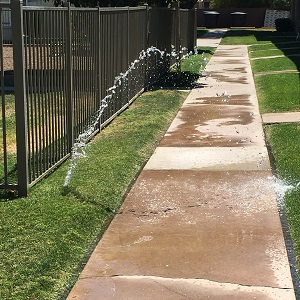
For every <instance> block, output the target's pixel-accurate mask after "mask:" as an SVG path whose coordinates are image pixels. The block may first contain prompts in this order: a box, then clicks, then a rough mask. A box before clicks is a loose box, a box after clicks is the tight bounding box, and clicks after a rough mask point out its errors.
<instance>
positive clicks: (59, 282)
mask: <svg viewBox="0 0 300 300" xmlns="http://www.w3.org/2000/svg"><path fill="white" fill-rule="evenodd" d="M186 95H187V93H183V92H179V91H164V90H160V91H154V92H148V93H145V94H144V95H143V96H141V97H140V98H139V99H137V100H136V102H135V103H134V104H133V105H132V106H131V107H130V108H129V109H128V110H126V111H125V112H124V113H123V114H122V115H120V116H119V117H118V118H117V119H116V120H115V121H113V122H112V124H110V125H109V126H108V127H107V128H106V129H104V130H103V131H102V132H101V134H100V135H98V136H97V137H96V138H95V139H94V141H93V142H91V143H90V144H89V145H88V147H87V157H86V158H83V159H81V160H80V161H79V164H78V168H77V169H76V170H75V172H74V174H73V177H72V179H71V182H70V185H69V187H68V188H67V189H63V187H62V186H63V183H64V178H65V175H66V172H67V168H68V163H66V164H64V165H63V166H62V167H60V168H59V169H58V170H57V171H56V172H54V173H53V174H52V175H51V176H49V177H48V178H46V179H45V180H43V181H42V182H41V183H39V184H37V185H36V186H34V187H33V188H32V189H31V190H30V194H29V197H28V198H24V199H15V200H12V201H5V199H2V202H0V231H1V239H0V255H1V260H0V269H1V272H0V299H14V300H21V299H22V300H23V299H31V300H33V299H39V300H40V299H64V298H65V296H66V295H67V293H68V290H69V288H70V287H71V286H72V284H73V283H74V282H75V280H76V278H77V276H78V274H79V272H80V271H81V269H82V267H83V264H84V262H85V260H86V257H87V256H88V255H89V253H90V252H91V250H92V249H93V246H94V245H95V243H96V242H97V240H98V238H99V236H101V233H102V232H103V230H104V229H105V227H106V224H107V222H108V221H109V220H110V218H111V217H113V215H114V213H115V212H116V211H117V209H118V207H119V206H120V203H121V202H122V199H123V196H124V194H125V193H126V191H127V189H128V187H129V186H130V183H131V182H132V180H133V179H134V178H135V177H136V176H137V174H138V172H139V170H140V169H141V167H142V166H143V164H144V163H145V162H146V161H147V159H148V158H149V157H150V155H151V153H152V152H153V151H154V149H155V146H156V145H157V142H158V141H159V140H160V139H161V137H162V135H163V134H164V131H165V130H166V129H167V127H168V125H169V124H170V122H171V120H172V119H173V118H174V116H175V114H176V112H177V111H178V109H179V107H180V106H181V104H182V102H183V100H184V99H185V97H186Z"/></svg>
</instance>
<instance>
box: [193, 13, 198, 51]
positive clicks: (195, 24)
mask: <svg viewBox="0 0 300 300" xmlns="http://www.w3.org/2000/svg"><path fill="white" fill-rule="evenodd" d="M193 44H194V45H193V48H195V47H197V8H195V9H194V39H193Z"/></svg>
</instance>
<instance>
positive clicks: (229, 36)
mask: <svg viewBox="0 0 300 300" xmlns="http://www.w3.org/2000/svg"><path fill="white" fill-rule="evenodd" d="M295 40H296V34H293V33H290V34H287V33H285V34H283V33H280V32H276V31H274V30H264V29H262V30H257V29H255V30H253V29H246V30H239V29H236V30H235V29H233V30H228V31H227V32H226V34H225V36H224V37H223V39H222V41H221V45H253V44H265V43H273V44H276V43H287V42H295Z"/></svg>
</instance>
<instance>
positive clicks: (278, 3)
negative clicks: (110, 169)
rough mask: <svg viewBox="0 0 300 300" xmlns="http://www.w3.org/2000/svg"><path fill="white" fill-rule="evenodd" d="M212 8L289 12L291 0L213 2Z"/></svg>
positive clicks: (223, 0) (229, 0)
mask: <svg viewBox="0 0 300 300" xmlns="http://www.w3.org/2000/svg"><path fill="white" fill-rule="evenodd" d="M210 7H211V8H230V7H233V8H258V7H266V8H272V9H282V10H289V9H290V7H291V0H212V1H211V2H210Z"/></svg>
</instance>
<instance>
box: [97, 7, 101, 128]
mask: <svg viewBox="0 0 300 300" xmlns="http://www.w3.org/2000/svg"><path fill="white" fill-rule="evenodd" d="M96 32H97V36H96V42H97V44H96V62H97V66H96V72H97V82H96V84H97V86H96V91H97V94H96V103H97V106H98V107H99V108H100V105H101V33H102V31H101V13H100V6H98V11H97V30H96ZM101 121H102V118H99V125H98V129H99V131H100V130H101Z"/></svg>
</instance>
